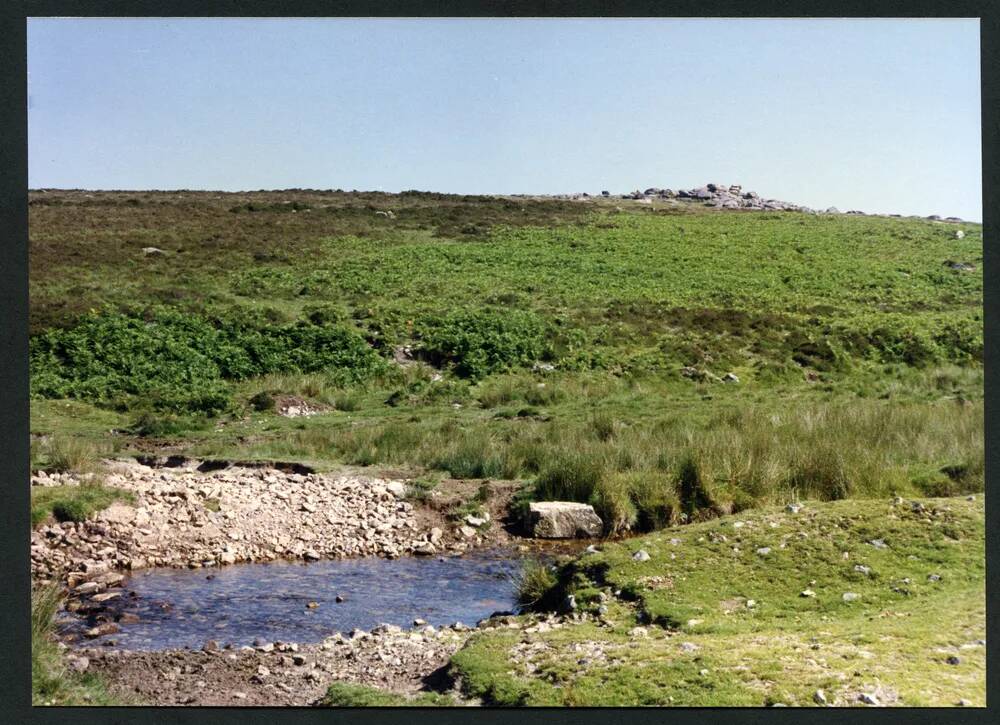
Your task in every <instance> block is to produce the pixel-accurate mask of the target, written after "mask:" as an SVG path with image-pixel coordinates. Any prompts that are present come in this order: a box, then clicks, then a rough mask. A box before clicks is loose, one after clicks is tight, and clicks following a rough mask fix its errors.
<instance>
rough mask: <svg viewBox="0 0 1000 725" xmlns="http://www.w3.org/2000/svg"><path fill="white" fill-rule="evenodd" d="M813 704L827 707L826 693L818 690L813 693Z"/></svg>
mask: <svg viewBox="0 0 1000 725" xmlns="http://www.w3.org/2000/svg"><path fill="white" fill-rule="evenodd" d="M813 702H815V703H816V704H817V705H826V693H824V692H823V691H822V690H816V692H814V693H813Z"/></svg>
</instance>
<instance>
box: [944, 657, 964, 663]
mask: <svg viewBox="0 0 1000 725" xmlns="http://www.w3.org/2000/svg"><path fill="white" fill-rule="evenodd" d="M945 662H947V663H948V664H949V665H960V664H962V660H961V659H960V658H959V657H957V656H955V655H950V656H949V657H948V659H946V660H945Z"/></svg>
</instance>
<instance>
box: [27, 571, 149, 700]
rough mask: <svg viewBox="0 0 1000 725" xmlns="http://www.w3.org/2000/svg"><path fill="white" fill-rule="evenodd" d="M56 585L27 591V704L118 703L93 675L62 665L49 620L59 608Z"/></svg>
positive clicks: (99, 679)
mask: <svg viewBox="0 0 1000 725" xmlns="http://www.w3.org/2000/svg"><path fill="white" fill-rule="evenodd" d="M60 596H61V594H60V590H59V587H58V586H56V585H52V586H48V587H40V588H35V589H33V590H32V592H31V704H32V705H102V706H107V705H122V704H130V703H124V702H122V701H121V700H120V699H119V698H117V697H115V696H113V695H111V694H109V693H108V690H107V687H106V685H105V683H104V681H103V680H102V679H101V678H100V677H98V676H97V675H94V674H90V673H82V674H81V673H77V672H75V671H73V670H71V669H68V668H67V667H66V664H65V662H64V661H63V657H62V653H61V652H60V651H59V647H58V645H57V644H56V640H55V638H54V637H53V635H52V626H53V625H52V621H53V617H54V616H55V613H56V610H57V609H58V608H59V600H60Z"/></svg>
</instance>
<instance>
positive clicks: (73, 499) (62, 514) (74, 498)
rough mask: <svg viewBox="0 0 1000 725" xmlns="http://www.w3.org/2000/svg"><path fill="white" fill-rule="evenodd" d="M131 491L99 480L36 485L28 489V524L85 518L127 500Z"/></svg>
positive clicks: (131, 495)
mask: <svg viewBox="0 0 1000 725" xmlns="http://www.w3.org/2000/svg"><path fill="white" fill-rule="evenodd" d="M133 500H134V495H133V494H132V492H131V491H126V490H124V489H120V488H113V487H111V486H105V485H103V484H101V483H81V484H79V485H76V486H44V487H42V486H36V487H33V488H32V489H31V525H32V526H38V525H39V524H41V523H44V522H45V521H48V520H49V519H50V517H51V518H53V519H55V520H56V521H59V522H63V521H76V522H79V521H85V520H87V519H88V518H90V517H91V516H93V515H94V514H95V513H97V512H98V511H101V510H102V509H106V508H107V507H108V506H110V505H111V504H113V503H114V502H115V501H125V502H131V501H133Z"/></svg>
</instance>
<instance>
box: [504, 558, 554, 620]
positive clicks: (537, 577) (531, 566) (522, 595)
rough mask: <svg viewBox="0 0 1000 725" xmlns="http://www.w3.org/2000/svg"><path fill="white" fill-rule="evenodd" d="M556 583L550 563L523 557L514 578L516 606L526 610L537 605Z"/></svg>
mask: <svg viewBox="0 0 1000 725" xmlns="http://www.w3.org/2000/svg"><path fill="white" fill-rule="evenodd" d="M556 583H557V581H556V575H555V573H554V572H553V571H552V567H551V566H550V565H548V564H545V563H543V562H541V561H538V560H537V559H525V561H524V562H523V563H522V565H521V570H520V571H519V572H518V573H517V574H516V575H515V579H514V591H515V592H516V599H517V604H518V606H519V607H521V608H522V609H526V610H531V609H533V608H535V607H539V606H540V605H541V604H542V602H543V601H544V600H545V598H546V594H548V593H549V591H550V590H551V589H552V588H553V587H555V585H556Z"/></svg>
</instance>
